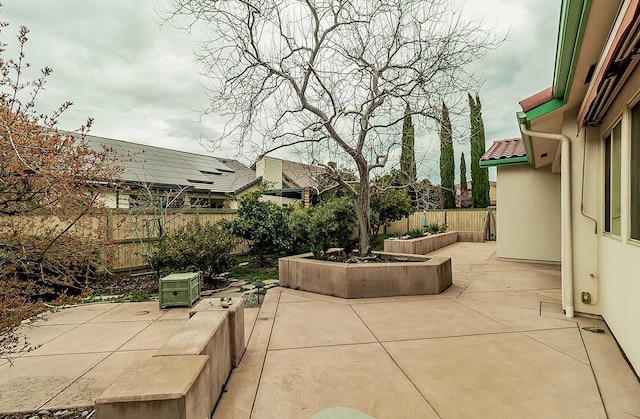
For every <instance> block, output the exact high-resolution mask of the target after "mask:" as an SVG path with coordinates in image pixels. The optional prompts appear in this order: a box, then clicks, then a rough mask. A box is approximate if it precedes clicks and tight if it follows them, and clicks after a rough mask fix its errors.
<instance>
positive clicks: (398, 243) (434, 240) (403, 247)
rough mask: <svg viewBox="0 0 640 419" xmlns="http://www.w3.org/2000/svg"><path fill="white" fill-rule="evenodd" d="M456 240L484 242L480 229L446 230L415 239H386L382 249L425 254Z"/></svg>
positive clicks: (393, 251)
mask: <svg viewBox="0 0 640 419" xmlns="http://www.w3.org/2000/svg"><path fill="white" fill-rule="evenodd" d="M456 242H476V243H482V242H484V234H483V233H482V232H481V231H448V232H446V233H439V234H432V235H430V236H424V237H418V238H415V239H405V240H398V239H387V240H385V241H384V251H385V252H392V253H407V254H411V255H425V254H427V253H431V252H433V251H434V250H438V249H440V248H441V247H445V246H449V245H451V244H453V243H456Z"/></svg>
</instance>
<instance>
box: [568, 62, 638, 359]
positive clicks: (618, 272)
mask: <svg viewBox="0 0 640 419" xmlns="http://www.w3.org/2000/svg"><path fill="white" fill-rule="evenodd" d="M639 101H640V69H638V68H636V69H635V70H634V72H633V73H632V74H631V76H630V77H629V79H628V80H627V82H626V83H625V84H624V86H623V88H622V89H621V90H620V92H619V93H618V95H617V97H616V99H615V100H614V101H613V103H612V104H611V106H610V107H609V109H608V111H607V113H606V114H605V116H604V118H603V120H602V124H601V125H600V126H598V127H592V128H589V129H587V130H586V135H587V142H586V143H587V156H588V157H587V170H586V171H585V173H586V176H589V173H596V174H597V177H598V179H597V181H596V182H595V183H594V182H592V180H591V179H590V178H588V177H587V178H586V179H585V182H586V184H587V185H590V186H589V187H587V190H588V191H589V192H588V193H590V195H591V196H589V197H588V198H591V199H589V200H590V203H591V204H592V205H593V207H595V208H596V209H597V211H595V212H596V214H597V217H596V219H597V220H598V221H599V228H598V233H597V235H594V234H593V223H590V228H581V229H580V231H582V232H583V234H585V235H586V234H590V235H591V236H592V237H593V236H595V238H596V239H597V244H596V246H597V257H595V258H594V257H593V256H591V255H593V247H591V248H590V249H589V248H587V247H585V248H584V249H581V248H579V249H578V250H579V251H578V252H576V253H577V254H578V255H579V260H578V261H576V262H577V263H576V264H575V266H577V267H579V266H581V265H587V264H589V263H591V264H592V265H593V264H594V262H595V264H596V266H595V268H594V277H589V276H587V277H585V276H584V275H583V276H580V275H578V273H577V272H576V275H575V281H576V289H575V291H576V298H577V299H578V301H579V298H580V295H581V292H582V290H584V289H589V288H590V289H591V290H592V299H595V300H596V301H595V304H591V305H589V306H585V307H584V309H583V307H581V306H578V305H576V308H577V309H578V310H580V311H585V312H590V310H589V308H592V307H593V306H595V308H597V310H598V314H601V315H602V316H603V318H604V319H605V321H606V322H607V325H608V326H609V327H610V329H611V331H612V332H613V333H614V335H615V336H616V339H617V340H618V342H619V343H620V346H621V347H622V348H623V349H624V351H625V354H626V355H627V357H628V358H629V360H630V362H631V364H632V365H633V366H634V367H635V369H636V371H640V333H638V321H639V320H640V303H638V300H637V299H636V297H637V296H640V241H638V240H634V239H632V238H630V219H631V182H630V180H631V174H630V169H631V160H630V156H631V144H632V142H633V141H636V142H638V141H640V138H633V137H632V135H631V108H633V107H634V106H637V104H638V103H640V102H639ZM573 121H574V124H573V126H572V127H571V126H568V127H566V128H568V129H567V130H566V131H569V130H570V129H571V128H572V129H573V130H574V132H575V129H576V128H575V119H574V120H573ZM618 122H620V123H621V124H622V133H621V148H622V150H621V155H622V160H621V165H620V172H621V176H620V178H621V188H620V189H621V196H620V208H621V217H620V220H621V228H620V230H621V234H620V235H619V236H618V235H616V234H610V233H606V232H604V231H603V230H604V229H603V225H604V216H605V211H604V198H603V197H604V182H605V167H604V159H605V147H604V141H603V138H604V137H605V136H606V135H607V134H608V133H609V132H610V131H611V129H612V128H613V126H614V125H615V124H616V123H618ZM574 135H575V134H574ZM572 154H574V153H572ZM572 157H574V158H575V155H573V156H572ZM574 161H575V162H576V163H577V162H578V161H579V160H574ZM575 166H578V165H577V164H574V168H575ZM574 172H575V171H574ZM576 187H577V185H576V184H574V190H575V189H577V188H576ZM578 208H579V207H578ZM635 216H639V215H638V214H635ZM585 230H586V231H585ZM576 233H579V232H578V231H577V232H576ZM580 239H581V238H580V237H579V236H577V237H575V243H577V244H578V245H579V246H580V245H581V243H580ZM592 240H593V239H592Z"/></svg>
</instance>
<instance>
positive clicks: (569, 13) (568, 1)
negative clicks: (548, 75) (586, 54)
mask: <svg viewBox="0 0 640 419" xmlns="http://www.w3.org/2000/svg"><path fill="white" fill-rule="evenodd" d="M591 2H592V0H563V1H562V7H561V9H560V27H559V28H558V48H557V51H556V63H555V67H554V74H553V90H552V91H553V96H554V97H555V98H556V99H562V100H563V102H565V103H566V99H567V96H568V94H567V93H568V92H567V89H568V88H569V87H570V86H571V81H572V80H573V76H574V74H575V66H576V63H577V61H578V54H579V52H580V48H581V46H582V40H583V37H584V31H585V28H586V26H587V18H588V16H589V10H590V9H591Z"/></svg>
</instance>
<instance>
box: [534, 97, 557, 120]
mask: <svg viewBox="0 0 640 419" xmlns="http://www.w3.org/2000/svg"><path fill="white" fill-rule="evenodd" d="M564 104H565V101H564V100H560V99H551V100H550V101H548V102H545V103H543V104H542V105H540V106H538V107H537V108H533V109H531V110H530V111H529V112H527V113H526V118H527V122H529V121H533V120H534V119H536V118H539V117H541V116H542V115H545V114H548V113H549V112H553V111H555V110H556V109H559V108H561V107H562V106H564Z"/></svg>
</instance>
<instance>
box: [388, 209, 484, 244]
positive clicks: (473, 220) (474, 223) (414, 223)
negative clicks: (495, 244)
mask: <svg viewBox="0 0 640 419" xmlns="http://www.w3.org/2000/svg"><path fill="white" fill-rule="evenodd" d="M426 213H427V220H428V223H429V224H430V225H431V224H438V225H443V224H446V225H447V229H448V230H449V231H483V232H485V240H495V238H496V236H497V232H496V217H497V211H496V209H495V208H478V209H476V208H468V209H467V208H465V209H449V210H429V211H427V212H426ZM423 218H424V212H423V211H419V212H415V213H413V214H411V215H410V216H408V217H405V218H403V219H402V220H399V221H396V222H393V223H391V225H390V226H388V227H387V228H386V233H387V234H395V233H406V232H407V231H410V230H415V229H421V228H422V223H423Z"/></svg>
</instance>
